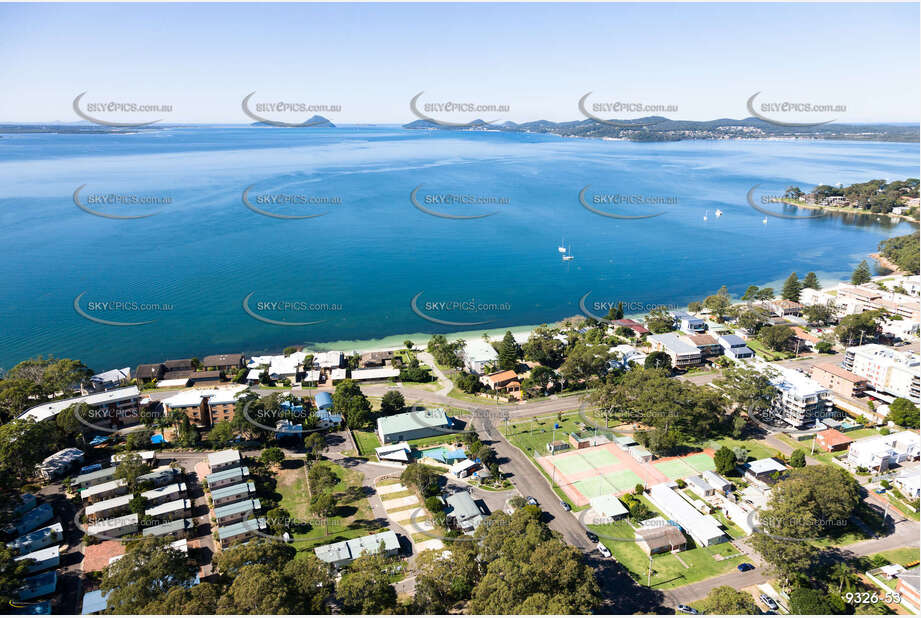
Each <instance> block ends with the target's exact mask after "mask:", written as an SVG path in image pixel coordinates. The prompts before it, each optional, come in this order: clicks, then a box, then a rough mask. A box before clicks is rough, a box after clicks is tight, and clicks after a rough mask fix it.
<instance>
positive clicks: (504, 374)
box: [480, 369, 521, 398]
mask: <svg viewBox="0 0 921 618" xmlns="http://www.w3.org/2000/svg"><path fill="white" fill-rule="evenodd" d="M480 382H481V383H483V384H484V385H486V386H487V387H489V388H491V389H493V390H495V391H497V392H500V393H505V394H506V395H509V396H510V397H516V398H518V397H520V396H521V380H519V379H518V374H517V373H515V372H514V371H512V370H510V369H509V370H508V371H497V372H495V373H490V374H488V375H485V376H480Z"/></svg>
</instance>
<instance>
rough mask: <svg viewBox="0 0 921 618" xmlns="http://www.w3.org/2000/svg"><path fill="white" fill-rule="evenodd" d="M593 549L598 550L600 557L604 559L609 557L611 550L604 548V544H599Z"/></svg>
mask: <svg viewBox="0 0 921 618" xmlns="http://www.w3.org/2000/svg"><path fill="white" fill-rule="evenodd" d="M595 547H597V548H598V551H599V552H601V555H602V556H604V557H605V558H610V557H611V550H610V549H608V548H607V547H605V546H604V543H601V542H599V543H598V545H596V546H595Z"/></svg>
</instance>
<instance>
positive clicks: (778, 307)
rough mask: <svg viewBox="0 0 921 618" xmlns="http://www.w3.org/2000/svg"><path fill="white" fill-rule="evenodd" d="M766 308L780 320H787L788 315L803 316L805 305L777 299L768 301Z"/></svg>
mask: <svg viewBox="0 0 921 618" xmlns="http://www.w3.org/2000/svg"><path fill="white" fill-rule="evenodd" d="M766 308H767V309H768V311H770V312H771V313H773V314H774V315H776V316H777V317H778V318H785V317H787V316H788V315H802V314H803V305H801V304H800V303H798V302H796V301H793V300H787V299H785V298H777V299H775V300H771V301H768V302H767V303H766Z"/></svg>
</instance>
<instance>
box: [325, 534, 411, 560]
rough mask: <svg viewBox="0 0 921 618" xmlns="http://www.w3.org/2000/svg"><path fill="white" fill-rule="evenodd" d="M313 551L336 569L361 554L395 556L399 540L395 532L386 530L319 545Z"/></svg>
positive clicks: (398, 547)
mask: <svg viewBox="0 0 921 618" xmlns="http://www.w3.org/2000/svg"><path fill="white" fill-rule="evenodd" d="M313 551H314V553H315V554H316V556H317V558H318V559H320V560H321V561H323V562H326V563H327V564H331V565H333V566H334V567H336V568H337V569H338V568H342V567H344V566H348V565H350V564H352V562H353V561H355V560H356V559H357V558H358V557H360V556H362V555H365V556H371V555H376V554H380V553H383V555H384V556H395V555H397V554H398V553H399V552H400V541H399V539H398V538H397V535H396V533H395V532H393V531H392V530H387V531H385V532H379V533H377V534H371V535H368V536H362V537H358V538H357V539H351V540H349V541H340V542H338V543H330V544H329V545H321V546H320V547H315V548H314V550H313Z"/></svg>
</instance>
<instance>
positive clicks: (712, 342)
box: [683, 335, 723, 360]
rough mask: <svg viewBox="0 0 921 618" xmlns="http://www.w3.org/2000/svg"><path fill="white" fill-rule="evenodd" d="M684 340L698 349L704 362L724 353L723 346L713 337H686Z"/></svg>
mask: <svg viewBox="0 0 921 618" xmlns="http://www.w3.org/2000/svg"><path fill="white" fill-rule="evenodd" d="M683 339H684V340H685V341H687V342H689V343H690V344H691V345H693V346H694V347H696V348H697V349H698V350H699V351H700V356H701V358H702V359H704V360H706V359H708V358H712V357H714V356H720V355H722V353H723V346H721V345H720V344H719V342H718V341H717V340H716V339H714V338H713V336H712V335H685V336H684V337H683Z"/></svg>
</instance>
